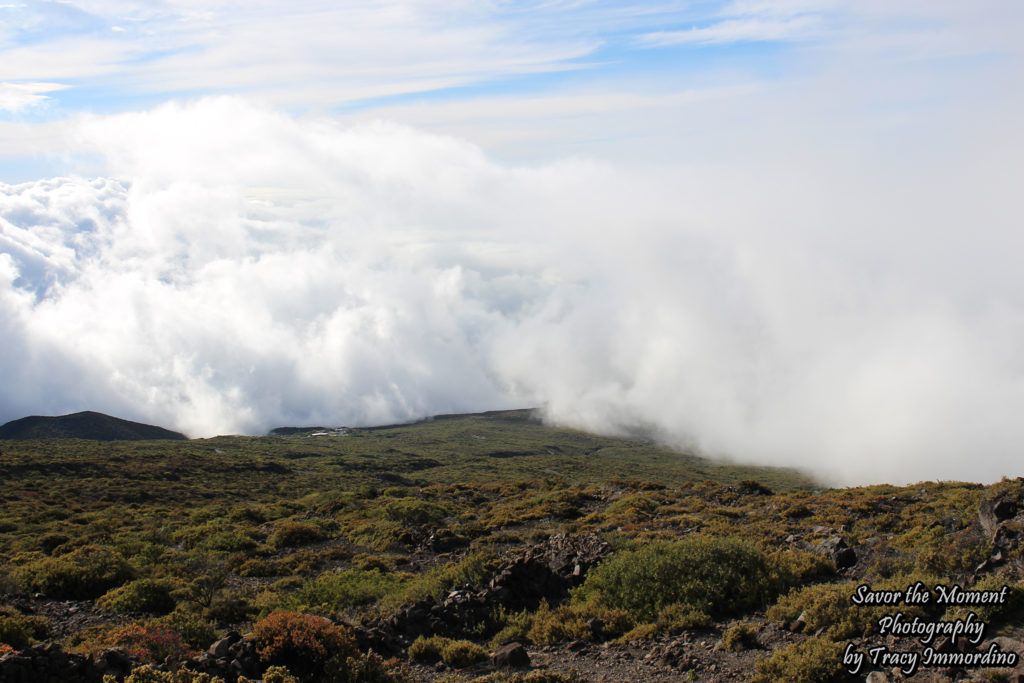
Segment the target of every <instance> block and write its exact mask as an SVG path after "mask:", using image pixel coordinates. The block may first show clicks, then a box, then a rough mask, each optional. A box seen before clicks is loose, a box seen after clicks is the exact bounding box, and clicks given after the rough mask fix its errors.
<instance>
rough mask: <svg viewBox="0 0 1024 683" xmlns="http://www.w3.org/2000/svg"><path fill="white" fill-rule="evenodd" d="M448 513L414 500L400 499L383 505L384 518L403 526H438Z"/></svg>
mask: <svg viewBox="0 0 1024 683" xmlns="http://www.w3.org/2000/svg"><path fill="white" fill-rule="evenodd" d="M447 516H448V511H447V510H445V509H444V508H443V507H441V506H440V505H435V504H434V503H427V502H425V501H422V500H416V499H415V498H400V499H398V500H392V501H389V502H388V503H386V504H385V505H384V517H385V519H388V520H391V521H392V522H398V523H399V524H402V525H405V526H422V525H437V524H440V523H441V522H442V521H443V520H444V518H445V517H447Z"/></svg>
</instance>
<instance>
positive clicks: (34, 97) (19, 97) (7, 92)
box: [0, 82, 67, 112]
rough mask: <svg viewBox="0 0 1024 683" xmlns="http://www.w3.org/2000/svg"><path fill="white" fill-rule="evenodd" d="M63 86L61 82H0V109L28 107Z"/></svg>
mask: <svg viewBox="0 0 1024 683" xmlns="http://www.w3.org/2000/svg"><path fill="white" fill-rule="evenodd" d="M65 88H67V86H66V85H63V84H61V83H32V82H29V83H0V111H7V112H17V111H21V110H23V109H28V108H29V107H33V106H35V105H38V104H41V103H42V102H44V101H46V99H47V95H46V93H51V92H55V91H58V90H63V89H65Z"/></svg>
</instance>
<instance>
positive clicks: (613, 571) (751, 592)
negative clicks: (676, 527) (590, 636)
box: [573, 536, 779, 621]
mask: <svg viewBox="0 0 1024 683" xmlns="http://www.w3.org/2000/svg"><path fill="white" fill-rule="evenodd" d="M778 590H779V585H778V583H777V580H776V578H775V577H773V576H772V574H771V572H770V569H769V566H768V562H767V558H766V557H765V555H764V553H762V552H761V551H760V550H758V549H757V548H756V547H755V546H753V545H752V544H751V543H749V542H746V541H743V540H740V539H735V538H714V537H705V536H695V537H691V538H687V539H684V540H682V541H678V542H674V543H672V542H660V543H652V544H650V545H647V546H644V547H642V548H640V549H638V550H625V551H620V552H618V553H616V554H615V555H613V556H612V557H611V558H610V559H608V560H605V561H604V562H602V563H601V564H599V565H598V566H597V567H595V568H594V569H592V570H591V571H590V573H589V574H588V575H587V579H586V581H585V582H584V584H583V585H582V586H581V587H580V588H579V589H577V590H576V591H575V593H574V596H573V600H574V602H577V603H579V602H586V601H589V600H598V601H600V602H604V603H606V604H607V605H609V606H612V607H621V608H623V609H627V610H629V611H630V612H632V613H633V614H635V615H636V616H637V617H638V618H639V619H640V620H643V621H649V620H652V619H654V618H655V617H656V616H657V614H658V613H659V612H660V611H661V609H662V608H664V607H666V606H668V605H672V604H675V603H678V604H681V605H687V606H689V607H692V608H694V609H697V610H700V611H702V612H705V613H707V614H710V615H712V616H724V615H730V614H737V613H742V612H744V611H747V610H751V609H755V608H757V607H760V606H761V605H762V604H764V603H765V602H766V601H767V600H768V599H770V598H771V597H774V596H775V595H776V594H777V592H778Z"/></svg>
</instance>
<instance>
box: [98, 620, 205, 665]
mask: <svg viewBox="0 0 1024 683" xmlns="http://www.w3.org/2000/svg"><path fill="white" fill-rule="evenodd" d="M99 644H100V645H103V646H104V647H120V648H124V650H125V651H126V652H127V653H128V654H129V655H131V656H132V657H134V658H136V659H139V660H141V661H144V662H154V663H155V662H162V661H163V660H164V659H166V658H167V656H168V655H174V656H184V655H187V654H190V651H189V648H188V646H187V645H186V644H185V643H184V642H183V641H182V639H181V636H180V635H179V634H178V633H177V632H175V631H172V630H171V629H168V628H163V627H162V626H140V625H139V624H128V625H127V626H122V627H121V628H119V629H116V630H114V631H110V632H109V633H107V634H105V635H104V636H103V637H102V638H101V639H100V641H99Z"/></svg>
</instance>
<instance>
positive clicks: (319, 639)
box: [252, 612, 358, 680]
mask: <svg viewBox="0 0 1024 683" xmlns="http://www.w3.org/2000/svg"><path fill="white" fill-rule="evenodd" d="M252 641H253V644H254V645H255V646H256V651H257V652H258V653H259V655H260V659H262V660H263V661H264V662H266V663H268V664H271V665H277V666H284V667H287V668H288V669H289V670H290V671H292V672H293V673H295V674H296V675H297V676H299V677H300V678H304V679H305V678H310V679H314V680H316V679H317V678H318V677H319V676H320V675H321V674H322V673H323V670H324V666H325V665H326V664H327V662H328V661H329V660H330V659H331V658H332V657H341V658H342V659H341V661H345V658H347V657H355V656H358V651H357V650H356V646H355V642H354V640H353V639H352V636H351V634H350V633H349V632H348V629H344V628H341V627H339V626H336V625H334V624H332V623H331V622H330V621H328V620H327V619H324V618H323V617H317V616H313V615H311V614H300V613H298V612H275V613H274V614H271V615H270V616H268V617H266V618H264V619H261V620H260V621H258V622H256V624H255V625H254V626H253V630H252Z"/></svg>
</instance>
